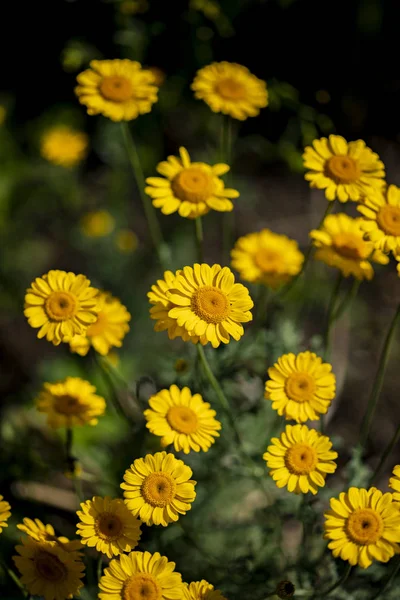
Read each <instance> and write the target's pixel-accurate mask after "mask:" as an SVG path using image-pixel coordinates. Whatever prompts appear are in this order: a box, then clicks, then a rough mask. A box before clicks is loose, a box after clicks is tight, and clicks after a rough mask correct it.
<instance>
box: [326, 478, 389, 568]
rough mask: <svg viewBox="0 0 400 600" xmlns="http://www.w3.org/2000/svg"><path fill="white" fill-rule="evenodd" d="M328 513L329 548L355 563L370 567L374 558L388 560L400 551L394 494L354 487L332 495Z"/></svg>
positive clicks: (327, 532)
mask: <svg viewBox="0 0 400 600" xmlns="http://www.w3.org/2000/svg"><path fill="white" fill-rule="evenodd" d="M330 504H331V510H329V511H328V512H326V513H325V515H324V516H325V519H326V520H325V523H324V529H325V535H324V538H325V539H327V540H332V541H330V542H329V544H328V548H330V549H331V550H332V554H333V556H334V557H335V558H337V557H338V556H340V558H341V559H342V560H347V561H348V562H349V563H350V564H351V565H353V566H354V565H357V564H358V565H359V566H360V567H361V568H363V569H366V568H367V567H369V566H370V565H371V564H372V561H373V560H378V561H380V562H387V561H388V560H389V559H390V558H392V556H393V555H394V554H395V553H396V554H398V553H399V552H400V546H399V545H398V544H399V542H400V512H399V509H398V504H397V502H395V501H394V499H393V495H392V494H390V493H386V494H383V493H382V492H381V491H380V490H377V489H376V488H374V487H373V488H370V489H369V490H365V489H358V488H355V487H351V488H350V489H349V490H348V491H347V492H342V493H341V494H339V499H337V498H331V501H330Z"/></svg>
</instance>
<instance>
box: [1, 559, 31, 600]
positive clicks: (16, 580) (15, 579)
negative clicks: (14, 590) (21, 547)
mask: <svg viewBox="0 0 400 600" xmlns="http://www.w3.org/2000/svg"><path fill="white" fill-rule="evenodd" d="M0 565H1V566H2V568H3V569H4V570H5V572H6V573H7V575H8V576H9V577H10V579H12V580H13V582H14V583H15V585H17V586H18V587H19V589H20V590H21V592H22V595H23V597H24V598H26V597H27V596H28V592H27V591H26V589H25V587H24V585H23V584H22V583H21V581H20V579H19V577H18V575H17V574H16V573H15V572H14V571H13V570H12V569H11V568H10V567H8V566H7V565H6V563H5V562H3V561H2V560H1V561H0Z"/></svg>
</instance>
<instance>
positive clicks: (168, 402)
mask: <svg viewBox="0 0 400 600" xmlns="http://www.w3.org/2000/svg"><path fill="white" fill-rule="evenodd" d="M149 405H150V409H147V410H145V411H144V416H145V418H146V420H147V424H146V426H147V428H148V429H150V431H151V433H154V435H159V436H160V437H161V438H162V439H161V445H162V446H164V447H165V446H168V445H169V444H173V445H174V449H175V451H176V452H180V451H182V450H183V452H184V453H185V454H189V452H190V450H194V451H195V452H200V450H203V452H207V451H208V449H209V448H210V447H211V445H212V444H213V443H214V442H215V439H214V438H215V437H219V433H218V431H219V430H220V429H221V423H220V422H219V421H217V420H216V419H215V418H214V417H215V415H216V412H215V410H212V409H211V408H210V405H209V403H208V402H204V400H203V398H202V397H201V396H200V394H194V396H192V392H191V391H190V390H189V388H187V387H184V388H182V389H181V390H180V389H179V388H178V387H177V386H176V385H171V387H170V388H169V390H161V391H160V392H158V393H157V394H156V395H155V396H152V397H151V398H150V399H149Z"/></svg>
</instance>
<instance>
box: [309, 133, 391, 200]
mask: <svg viewBox="0 0 400 600" xmlns="http://www.w3.org/2000/svg"><path fill="white" fill-rule="evenodd" d="M303 160H304V166H305V168H306V169H310V170H309V171H308V172H307V173H306V174H305V176H304V177H305V179H306V180H307V181H309V182H310V186H311V187H312V188H318V189H320V190H325V196H326V198H327V200H336V198H337V199H338V200H339V201H340V202H347V201H348V200H360V199H361V198H362V197H363V196H365V195H366V194H368V193H370V192H371V191H373V190H380V189H382V188H383V187H384V185H385V180H384V178H385V165H384V164H383V162H382V161H381V160H380V159H379V156H378V155H377V154H375V152H372V150H371V149H370V148H368V147H367V146H366V145H365V142H364V141H363V140H357V141H356V142H346V140H345V139H344V138H343V137H341V136H340V135H330V136H329V138H328V139H327V138H321V139H320V140H314V141H313V146H307V147H306V148H305V150H304V154H303Z"/></svg>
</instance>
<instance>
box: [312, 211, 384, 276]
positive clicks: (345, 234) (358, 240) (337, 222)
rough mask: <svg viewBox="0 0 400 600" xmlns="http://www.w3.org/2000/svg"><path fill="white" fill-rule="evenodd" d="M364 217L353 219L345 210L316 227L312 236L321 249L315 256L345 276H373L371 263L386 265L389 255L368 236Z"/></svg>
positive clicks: (318, 249)
mask: <svg viewBox="0 0 400 600" xmlns="http://www.w3.org/2000/svg"><path fill="white" fill-rule="evenodd" d="M362 221H363V220H362V219H353V218H352V217H349V216H348V215H346V214H344V213H338V214H335V215H328V216H327V217H326V219H325V220H324V222H323V223H322V225H321V227H320V229H313V230H312V231H311V232H310V237H311V238H312V240H313V243H314V246H316V248H317V250H316V252H315V256H314V257H315V259H316V260H321V261H322V262H324V263H326V264H327V265H329V266H330V267H336V268H337V269H340V271H341V272H342V274H343V275H344V276H345V277H349V276H350V275H354V277H356V278H357V279H360V280H362V279H372V277H373V276H374V269H373V267H372V264H371V262H372V261H373V262H376V263H378V264H381V265H386V264H387V263H388V262H389V258H388V257H387V256H386V255H385V254H384V253H383V252H381V251H380V250H376V249H375V248H374V244H373V242H369V241H367V240H366V239H365V233H364V231H363V229H362V227H363V225H362Z"/></svg>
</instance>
